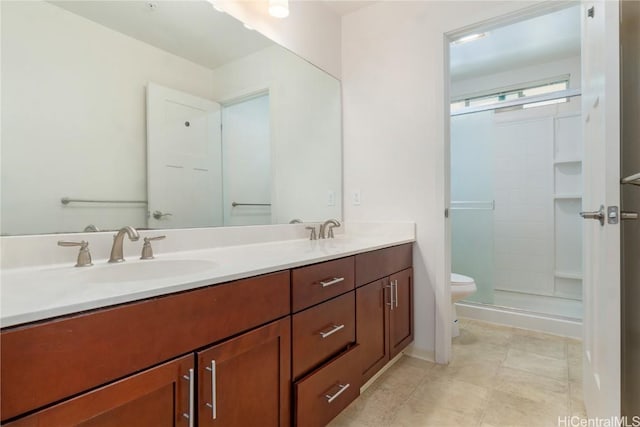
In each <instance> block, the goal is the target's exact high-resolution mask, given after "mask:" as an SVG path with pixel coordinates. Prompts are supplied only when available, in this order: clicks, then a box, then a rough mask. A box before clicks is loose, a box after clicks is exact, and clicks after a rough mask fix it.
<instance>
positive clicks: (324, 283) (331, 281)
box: [320, 277, 344, 288]
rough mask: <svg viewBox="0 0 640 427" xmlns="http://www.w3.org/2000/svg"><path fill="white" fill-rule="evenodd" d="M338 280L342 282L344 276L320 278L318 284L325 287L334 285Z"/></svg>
mask: <svg viewBox="0 0 640 427" xmlns="http://www.w3.org/2000/svg"><path fill="white" fill-rule="evenodd" d="M340 282H344V277H334V278H333V279H328V280H321V281H320V284H321V285H322V287H323V288H326V287H327V286H331V285H335V284H336V283H340Z"/></svg>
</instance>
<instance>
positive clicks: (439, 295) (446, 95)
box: [435, 0, 576, 364]
mask: <svg viewBox="0 0 640 427" xmlns="http://www.w3.org/2000/svg"><path fill="white" fill-rule="evenodd" d="M575 4H576V3H575V2H573V1H565V0H562V1H544V2H541V3H539V4H535V5H532V6H526V7H523V8H522V9H518V10H516V11H514V12H510V13H506V14H502V15H499V16H495V17H492V18H489V19H486V20H483V21H479V22H476V23H474V24H471V25H467V26H464V27H461V28H457V29H454V30H451V31H447V32H445V33H443V41H442V42H443V53H444V73H443V82H442V83H443V88H444V90H443V100H442V101H443V104H444V105H443V111H444V115H443V120H444V123H443V127H444V146H443V151H442V163H441V164H442V168H443V170H442V175H441V177H442V178H441V179H442V181H441V187H440V188H441V196H440V200H439V202H440V203H439V207H441V208H442V211H443V215H444V216H445V218H444V251H443V253H442V254H439V255H438V258H439V259H438V262H437V264H436V282H437V283H441V284H442V286H440V287H438V288H439V289H440V290H441V292H436V295H435V297H436V315H435V323H436V324H435V326H436V330H435V359H436V362H437V363H445V364H446V363H449V362H450V361H451V360H452V352H451V338H452V337H451V326H452V325H451V322H452V321H453V319H452V315H451V287H450V286H449V282H450V277H451V258H452V253H451V220H450V214H449V211H450V204H451V106H450V103H451V99H450V98H451V95H450V92H451V77H450V74H451V73H450V72H451V70H450V66H451V64H450V56H449V47H450V43H451V42H452V41H454V40H456V39H459V38H460V37H464V36H467V35H471V34H474V33H479V32H485V31H490V30H493V29H495V28H499V27H503V26H506V25H509V24H514V23H516V22H519V21H524V20H527V19H531V18H535V17H537V16H541V15H546V14H548V13H552V12H555V11H558V10H562V9H565V8H567V7H570V6H573V5H575Z"/></svg>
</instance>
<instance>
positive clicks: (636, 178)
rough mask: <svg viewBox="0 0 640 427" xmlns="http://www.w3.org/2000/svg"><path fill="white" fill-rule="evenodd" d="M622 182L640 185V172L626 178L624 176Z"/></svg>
mask: <svg viewBox="0 0 640 427" xmlns="http://www.w3.org/2000/svg"><path fill="white" fill-rule="evenodd" d="M620 183H621V184H631V185H638V186H640V172H639V173H636V174H634V175H629V176H628V177H626V178H622V179H621V180H620Z"/></svg>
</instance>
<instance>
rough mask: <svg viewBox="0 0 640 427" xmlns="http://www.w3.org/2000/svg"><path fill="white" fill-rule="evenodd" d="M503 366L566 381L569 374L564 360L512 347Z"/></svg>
mask: <svg viewBox="0 0 640 427" xmlns="http://www.w3.org/2000/svg"><path fill="white" fill-rule="evenodd" d="M503 366H506V367H508V368H513V369H520V370H522V371H527V372H530V373H532V374H537V375H542V376H545V377H548V378H552V379H556V380H559V381H566V380H567V379H568V376H569V373H568V366H567V361H566V360H561V359H556V358H553V357H547V356H541V355H539V354H535V353H530V352H526V351H522V350H516V349H513V348H512V349H509V352H508V354H507V358H506V359H505V361H504V364H503Z"/></svg>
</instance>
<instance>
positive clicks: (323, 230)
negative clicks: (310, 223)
mask: <svg viewBox="0 0 640 427" xmlns="http://www.w3.org/2000/svg"><path fill="white" fill-rule="evenodd" d="M340 225H341V224H340V221H338V220H337V219H328V220H326V221H325V222H324V223H322V224H320V232H319V233H318V238H319V239H333V227H340Z"/></svg>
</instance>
